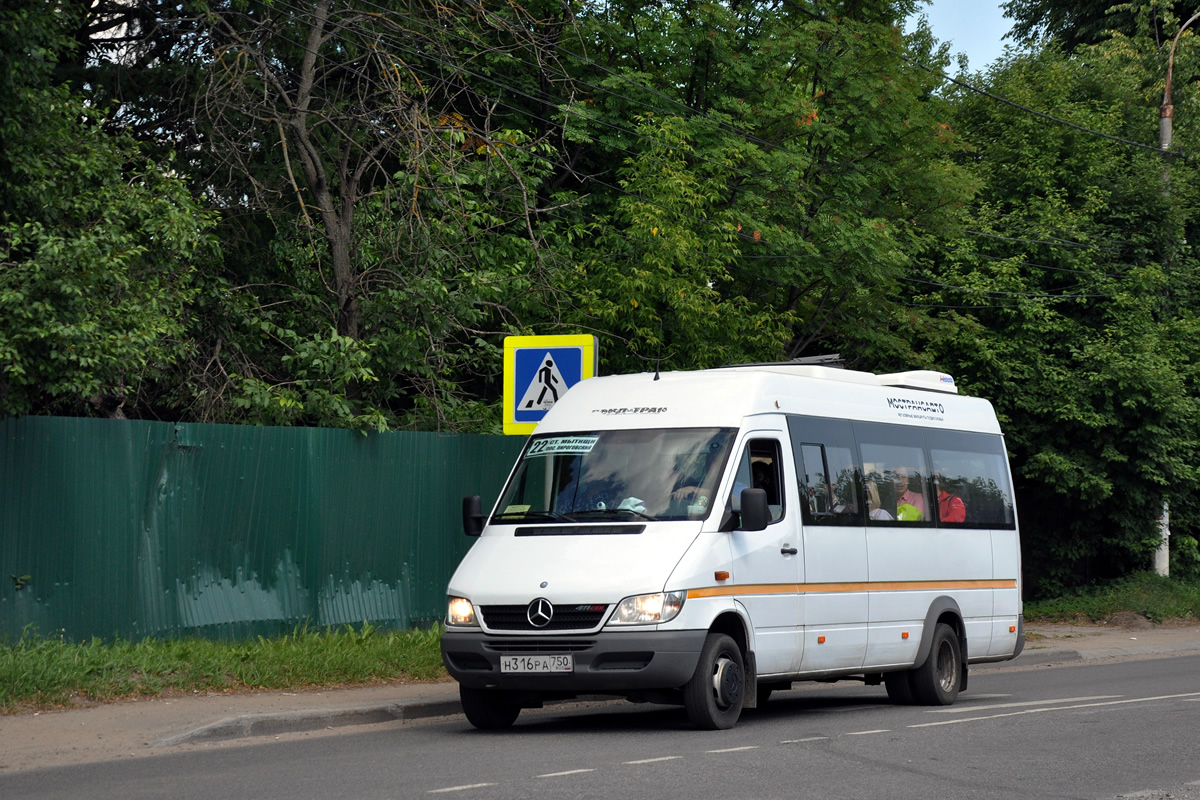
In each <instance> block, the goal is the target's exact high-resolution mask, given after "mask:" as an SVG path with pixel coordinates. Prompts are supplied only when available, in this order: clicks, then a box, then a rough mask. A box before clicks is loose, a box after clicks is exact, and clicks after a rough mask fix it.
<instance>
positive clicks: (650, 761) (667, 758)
mask: <svg viewBox="0 0 1200 800" xmlns="http://www.w3.org/2000/svg"><path fill="white" fill-rule="evenodd" d="M676 758H683V756H660V757H659V758H643V759H642V760H641V761H623V762H621V763H623V764H653V763H654V762H656V761H673V760H675V759H676Z"/></svg>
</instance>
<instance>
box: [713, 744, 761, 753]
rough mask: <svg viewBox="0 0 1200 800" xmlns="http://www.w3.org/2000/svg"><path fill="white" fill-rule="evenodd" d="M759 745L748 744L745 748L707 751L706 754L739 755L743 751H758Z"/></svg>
mask: <svg viewBox="0 0 1200 800" xmlns="http://www.w3.org/2000/svg"><path fill="white" fill-rule="evenodd" d="M757 749H758V745H756V744H748V745H746V746H744V747H726V748H724V749H723V750H705V751H704V752H706V753H737V752H739V751H741V750H757Z"/></svg>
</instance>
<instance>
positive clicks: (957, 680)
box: [889, 622, 963, 706]
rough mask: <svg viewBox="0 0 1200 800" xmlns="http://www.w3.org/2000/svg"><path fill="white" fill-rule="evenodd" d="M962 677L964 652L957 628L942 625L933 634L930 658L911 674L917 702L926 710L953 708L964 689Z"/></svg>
mask: <svg viewBox="0 0 1200 800" xmlns="http://www.w3.org/2000/svg"><path fill="white" fill-rule="evenodd" d="M962 673H963V663H962V648H961V647H960V646H959V643H958V634H957V633H955V631H954V628H951V627H950V626H949V625H947V624H946V623H944V622H939V623H938V624H937V627H936V628H934V631H933V645H932V646H931V647H930V648H929V657H928V658H926V659H925V663H924V664H922V665H921V666H919V667H917V668H916V669H914V670H912V672H911V673H910V674H909V683H910V684H911V687H912V693H913V698H914V699H915V700H916V701H917V702H918V703H920V704H921V705H925V706H948V705H951V704H953V703H954V701H955V700H957V699H958V692H959V689H961V688H962ZM889 696H890V693H889Z"/></svg>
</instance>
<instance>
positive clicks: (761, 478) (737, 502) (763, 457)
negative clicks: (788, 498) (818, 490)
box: [729, 439, 784, 522]
mask: <svg viewBox="0 0 1200 800" xmlns="http://www.w3.org/2000/svg"><path fill="white" fill-rule="evenodd" d="M780 461H781V454H780V448H779V442H776V441H775V440H774V439H754V440H751V441H750V442H747V443H746V449H745V451H744V452H743V453H742V458H741V460H740V461H739V462H738V470H737V475H736V476H734V481H733V491H732V492H731V494H730V497H729V507H730V508H731V509H733V510H734V511H740V510H741V503H742V497H741V494H742V490H743V489H762V490H763V491H764V492H766V493H767V505H768V506H769V507H770V509H771V522H778V521H779V520H780V519H782V518H783V505H784V504H783V490H782V488H783V481H782V476H781V474H780V467H781V464H780Z"/></svg>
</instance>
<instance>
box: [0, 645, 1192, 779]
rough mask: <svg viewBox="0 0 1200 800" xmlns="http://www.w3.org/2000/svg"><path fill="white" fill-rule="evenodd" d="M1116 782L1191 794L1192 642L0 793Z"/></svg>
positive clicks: (383, 731) (334, 740) (328, 741)
mask: <svg viewBox="0 0 1200 800" xmlns="http://www.w3.org/2000/svg"><path fill="white" fill-rule="evenodd" d="M0 746H3V745H2V743H0ZM1128 796H1136V797H1138V798H1139V799H1140V800H1156V799H1157V798H1164V799H1165V798H1168V797H1171V798H1189V799H1195V800H1200V656H1178V657H1174V658H1163V659H1146V660H1132V661H1122V662H1115V663H1098V664H1081V665H1062V666H1056V667H1053V668H1026V669H992V670H976V671H974V672H973V673H972V675H971V679H970V691H969V692H967V693H965V694H963V695H962V696H961V697H960V698H959V702H958V703H957V704H956V705H954V706H950V707H948V708H938V709H931V708H924V707H898V706H892V705H890V704H888V702H887V699H886V693H885V692H884V690H883V688H882V687H864V686H862V685H859V684H851V683H838V684H833V685H817V684H804V685H802V688H800V689H796V690H793V691H791V692H787V693H782V694H779V695H776V696H774V697H772V699H771V702H770V704H769V706H768V707H767V708H765V709H761V710H759V711H757V712H747V713H746V714H745V715H744V716H743V719H742V721H741V723H740V724H739V725H738V726H737V727H736V728H734V729H733V730H730V731H718V732H699V731H694V730H691V729H690V728H689V726H688V724H687V720H686V718H685V716H684V714H683V712H682V710H680V709H674V708H666V707H662V706H632V705H627V704H615V705H614V704H604V705H594V706H587V705H583V706H578V705H576V706H565V707H559V708H557V709H550V710H544V711H541V712H525V713H523V714H522V716H521V719H520V720H518V722H517V725H516V726H515V727H513V728H512V729H511V730H509V731H505V732H501V733H484V732H480V731H476V730H474V729H473V728H471V727H470V725H468V724H467V723H466V721H465V720H463V719H462V718H461V717H456V718H443V719H439V720H431V721H427V722H423V723H417V724H413V723H409V724H404V725H401V724H398V723H397V724H386V725H374V726H370V727H369V728H364V729H362V730H360V731H357V732H354V733H345V734H340V735H336V736H326V737H319V738H307V739H291V740H283V741H270V742H267V743H263V744H254V745H248V746H244V747H238V748H234V749H221V750H212V751H202V750H197V751H190V752H187V753H180V754H173V755H170V756H163V757H159V758H153V759H139V760H132V761H111V762H103V763H97V764H88V765H80V766H72V767H63V768H55V769H45V770H34V771H29V772H22V773H18V774H14V775H9V776H0V798H4V800H15V798H46V799H47V800H49V799H50V798H80V797H86V798H121V799H122V800H132V799H133V798H156V799H157V798H166V797H169V798H173V799H175V800H189V799H190V798H221V799H222V800H226V799H227V798H243V797H244V798H254V800H273V799H274V798H280V799H281V800H302V799H303V798H314V800H315V799H316V798H321V800H326V799H328V798H337V799H338V800H341V799H342V798H346V799H350V798H354V799H359V798H361V799H362V800H377V799H378V800H383V799H385V798H417V797H422V798H439V797H447V798H463V799H464V800H468V799H469V800H475V798H486V799H487V800H492V799H494V798H521V800H530V799H532V798H547V800H563V799H564V798H688V800H694V799H696V798H736V799H737V800H742V799H750V798H789V800H792V799H795V798H820V799H821V800H834V799H836V798H888V800H893V799H896V800H902V799H903V798H921V799H922V800H928V798H955V799H957V798H964V799H965V798H1022V800H1025V799H1026V798H1059V797H1062V798H1115V797H1128Z"/></svg>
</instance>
